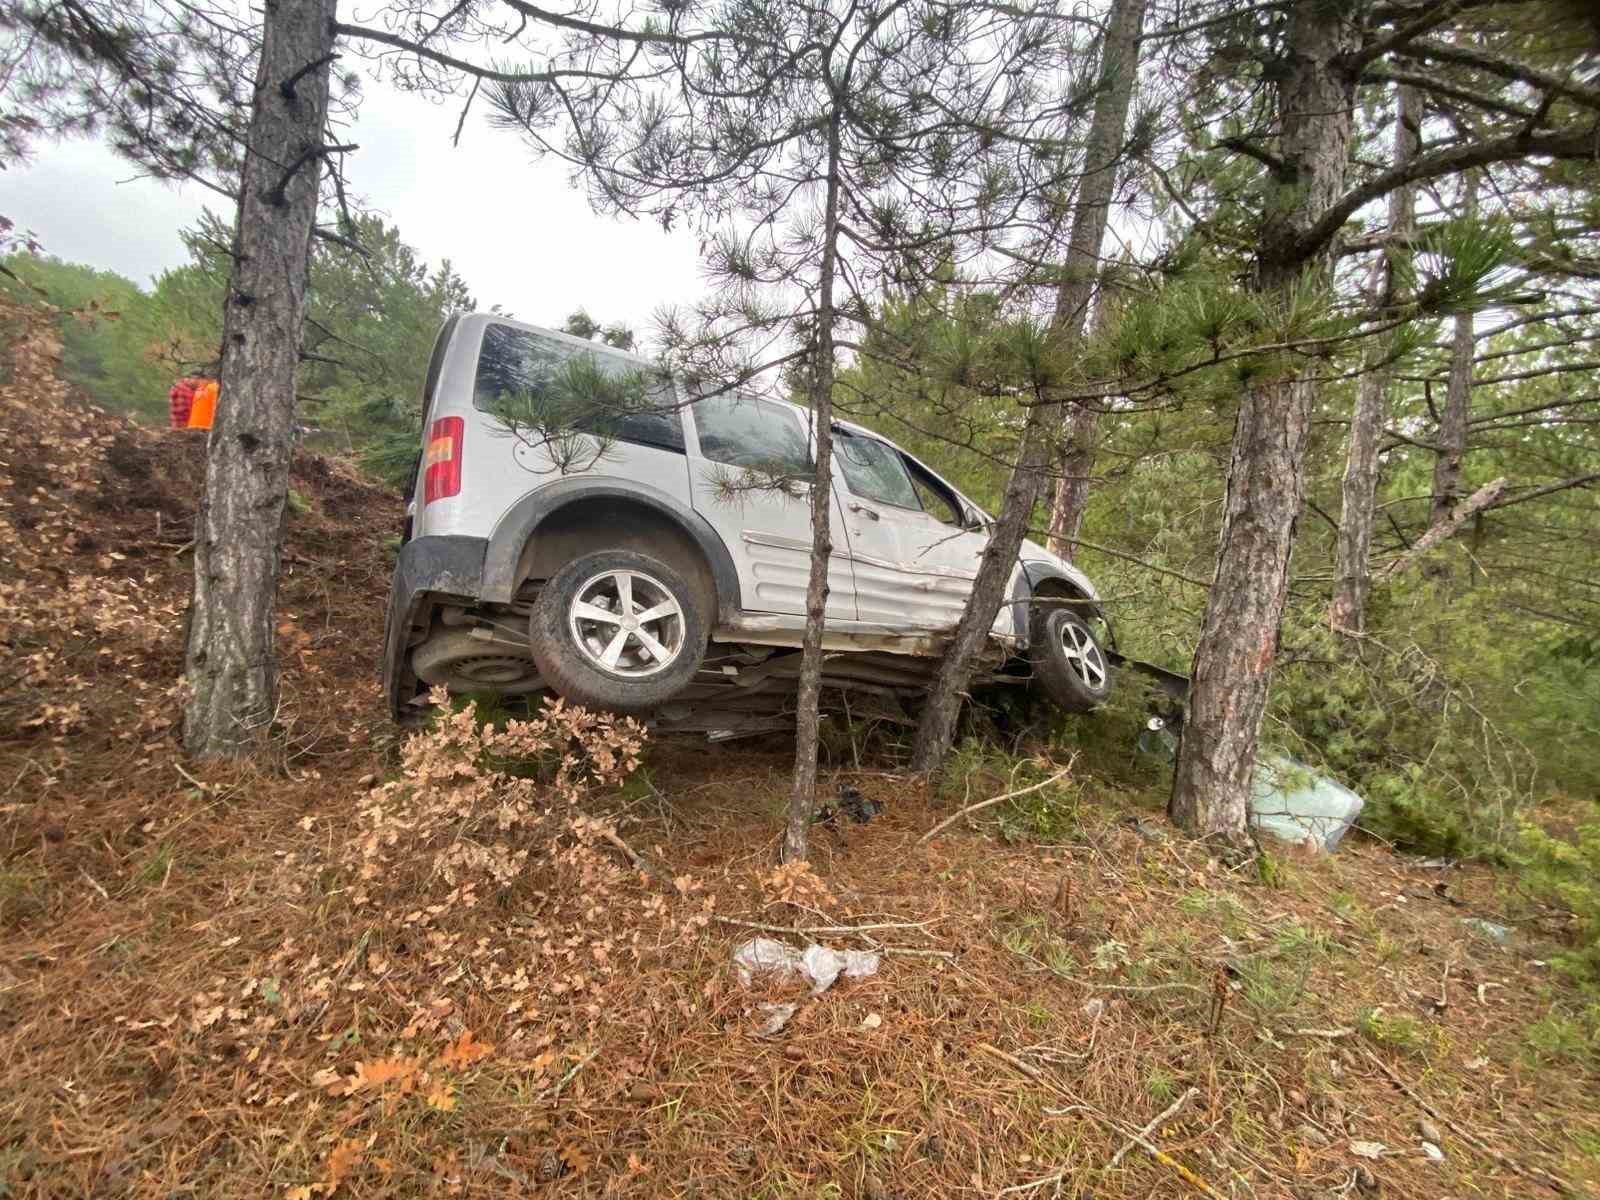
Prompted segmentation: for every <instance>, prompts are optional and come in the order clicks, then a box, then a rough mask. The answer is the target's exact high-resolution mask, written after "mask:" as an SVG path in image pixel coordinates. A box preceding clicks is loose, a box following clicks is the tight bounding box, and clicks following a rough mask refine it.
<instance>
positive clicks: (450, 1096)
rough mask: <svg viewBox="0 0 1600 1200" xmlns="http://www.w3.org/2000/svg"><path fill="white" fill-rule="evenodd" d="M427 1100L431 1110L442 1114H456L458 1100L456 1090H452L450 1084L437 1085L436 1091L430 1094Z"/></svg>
mask: <svg viewBox="0 0 1600 1200" xmlns="http://www.w3.org/2000/svg"><path fill="white" fill-rule="evenodd" d="M427 1098H428V1107H429V1108H436V1109H438V1110H439V1111H440V1112H455V1110H456V1104H457V1100H456V1095H455V1089H454V1088H452V1087H451V1086H450V1085H449V1084H448V1083H441V1084H437V1085H436V1086H435V1087H434V1089H433V1090H432V1091H431V1092H429V1093H428V1097H427Z"/></svg>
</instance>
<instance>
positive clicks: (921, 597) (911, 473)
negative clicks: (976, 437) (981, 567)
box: [834, 429, 988, 629]
mask: <svg viewBox="0 0 1600 1200" xmlns="http://www.w3.org/2000/svg"><path fill="white" fill-rule="evenodd" d="M834 447H835V452H836V455H837V459H838V463H839V469H840V474H841V475H842V477H843V484H844V489H845V490H846V494H845V495H844V496H842V497H841V499H842V500H843V501H844V508H845V522H844V525H845V533H846V535H847V537H848V540H849V545H850V566H851V571H852V573H853V574H854V576H855V587H856V611H857V613H858V614H859V617H860V619H861V620H863V621H873V622H879V623H882V624H883V625H885V626H887V627H889V628H892V629H898V628H903V627H911V628H916V629H950V628H952V627H954V626H955V624H956V623H957V622H958V621H960V619H961V614H962V612H963V610H964V609H965V608H966V604H967V597H968V596H970V595H971V593H972V582H973V580H974V579H975V578H976V577H977V573H978V560H979V558H980V557H981V556H982V554H983V547H984V546H985V545H986V544H987V541H988V538H987V536H986V535H985V534H984V533H982V532H981V531H977V530H972V529H968V528H965V527H964V517H965V510H964V507H963V506H962V505H961V503H960V499H959V497H957V496H956V495H955V493H954V492H953V491H951V490H950V489H949V488H948V487H947V486H946V485H945V484H944V483H943V481H942V480H939V479H938V477H937V476H934V475H933V474H932V472H930V471H928V470H927V469H926V468H924V467H922V466H921V465H920V464H918V463H916V462H915V461H914V460H912V459H910V458H908V457H907V456H906V455H904V454H903V453H902V452H901V451H900V450H899V449H898V448H896V447H895V446H892V445H890V444H889V443H888V442H885V441H882V440H880V439H878V438H874V437H869V436H866V435H863V434H860V433H857V432H853V431H851V430H846V429H839V430H837V431H836V432H835V435H834Z"/></svg>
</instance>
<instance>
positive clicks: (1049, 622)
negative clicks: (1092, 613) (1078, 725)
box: [1031, 608, 1111, 712]
mask: <svg viewBox="0 0 1600 1200" xmlns="http://www.w3.org/2000/svg"><path fill="white" fill-rule="evenodd" d="M1032 642H1033V645H1032V647H1031V657H1032V659H1033V677H1034V679H1035V680H1036V681H1037V682H1038V683H1039V685H1040V686H1041V687H1042V688H1043V689H1044V692H1045V694H1046V695H1047V696H1049V697H1050V699H1051V700H1053V701H1054V702H1055V705H1056V707H1057V708H1060V709H1062V710H1063V711H1065V712H1089V711H1090V710H1092V709H1096V708H1099V707H1100V706H1101V705H1102V704H1104V703H1105V702H1106V699H1107V697H1109V696H1110V695H1111V664H1110V662H1109V661H1107V659H1106V652H1105V650H1104V649H1103V648H1102V647H1101V645H1100V640H1099V639H1098V638H1097V637H1096V636H1095V633H1094V629H1093V628H1092V627H1091V626H1090V624H1089V622H1088V621H1087V620H1085V619H1084V618H1083V617H1082V616H1081V615H1079V614H1078V613H1075V612H1073V611H1072V610H1071V609H1068V608H1053V609H1051V610H1049V611H1048V612H1045V613H1042V614H1040V615H1039V616H1038V617H1037V618H1036V619H1035V621H1034V629H1033V638H1032Z"/></svg>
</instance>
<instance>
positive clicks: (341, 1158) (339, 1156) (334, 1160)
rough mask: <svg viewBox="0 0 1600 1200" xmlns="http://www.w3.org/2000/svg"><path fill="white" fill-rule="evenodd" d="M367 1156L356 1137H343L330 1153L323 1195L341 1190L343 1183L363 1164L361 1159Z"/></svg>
mask: <svg viewBox="0 0 1600 1200" xmlns="http://www.w3.org/2000/svg"><path fill="white" fill-rule="evenodd" d="M365 1156H366V1152H365V1151H364V1150H363V1148H362V1146H361V1143H360V1142H359V1141H357V1140H356V1139H355V1138H341V1139H339V1142H338V1144H337V1145H335V1146H334V1148H333V1149H332V1150H331V1151H330V1152H329V1153H328V1161H327V1164H326V1168H325V1170H326V1174H327V1183H326V1184H325V1185H324V1189H323V1193H322V1194H323V1195H324V1196H331V1195H333V1193H334V1192H336V1191H338V1190H339V1185H340V1184H341V1183H343V1182H344V1181H345V1180H346V1179H347V1178H348V1177H349V1175H350V1172H352V1171H354V1170H355V1169H356V1168H357V1167H359V1166H360V1165H361V1160H362V1159H363V1158H364V1157H365Z"/></svg>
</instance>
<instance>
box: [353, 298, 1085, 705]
mask: <svg viewBox="0 0 1600 1200" xmlns="http://www.w3.org/2000/svg"><path fill="white" fill-rule="evenodd" d="M591 397H593V398H597V399H595V400H594V403H595V405H596V406H597V407H595V408H594V410H593V411H591V410H590V409H588V408H585V407H584V405H583V404H582V403H579V402H578V401H579V400H582V401H584V402H585V403H587V402H588V399H589V398H591ZM575 398H576V399H575ZM833 433H834V438H835V448H836V453H835V455H834V463H835V467H834V478H833V481H832V501H831V504H832V512H831V520H832V525H833V528H834V531H835V536H834V539H833V540H834V542H835V546H834V552H833V557H832V559H831V560H830V563H829V573H828V577H829V589H830V591H829V597H828V608H827V629H826V632H825V634H824V639H823V649H824V652H825V661H824V668H823V670H824V684H825V685H826V686H829V687H837V688H841V689H846V690H848V691H850V692H851V693H852V694H853V695H855V696H858V697H860V703H863V704H870V705H875V706H876V708H877V710H878V711H879V712H880V713H881V715H883V716H884V718H885V719H890V720H894V719H905V714H906V706H907V705H914V704H915V702H916V700H917V697H919V696H920V695H921V694H922V693H923V692H924V691H925V689H926V687H927V684H928V682H929V680H930V679H931V678H932V676H933V674H934V672H935V671H936V670H937V667H938V663H939V660H940V657H941V656H942V655H943V653H944V652H945V649H946V648H947V646H948V643H949V640H950V637H951V635H952V634H953V632H954V629H955V626H956V624H957V623H958V622H959V620H960V618H961V616H962V613H963V611H964V609H965V606H966V602H967V597H968V595H969V593H970V591H971V587H972V582H973V580H974V578H975V577H976V574H977V569H978V565H979V562H980V560H981V557H982V555H983V552H984V548H985V546H986V545H987V542H988V533H987V529H988V526H989V524H990V520H989V518H988V517H987V515H986V514H984V513H983V512H982V510H981V509H979V508H978V507H977V506H976V505H975V504H973V503H972V502H971V501H970V500H969V499H967V498H966V497H965V496H963V495H962V494H961V493H960V492H959V491H958V490H957V489H955V488H954V487H952V486H951V485H950V484H949V483H947V482H946V481H945V480H943V479H941V478H940V477H939V476H938V475H937V474H935V473H934V472H933V471H932V470H930V469H929V468H928V467H927V466H926V465H925V464H923V463H921V462H920V461H918V460H917V459H916V458H914V457H913V456H911V455H909V454H907V453H905V452H904V451H903V450H901V449H900V448H899V447H897V446H895V445H893V443H891V442H889V441H888V440H887V439H885V438H883V437H882V436H881V435H879V434H876V433H874V432H873V431H871V430H868V429H865V428H863V427H861V426H858V425H853V424H851V423H849V422H844V421H840V422H836V423H835V424H834V426H833ZM813 440H814V436H813V425H812V418H811V415H810V413H809V412H808V411H807V410H805V409H803V408H800V407H799V406H796V405H792V404H787V403H783V402H780V401H775V400H770V399H764V398H760V397H754V396H749V395H745V394H741V393H721V394H715V395H699V394H697V393H696V392H695V391H694V389H693V388H692V387H690V386H688V385H686V384H685V383H684V382H683V381H681V380H678V379H675V378H672V377H669V376H667V375H665V374H663V373H661V372H660V371H659V370H658V369H657V368H655V367H654V366H653V365H652V364H650V363H649V362H647V361H645V360H642V359H638V358H635V357H633V356H630V355H626V354H623V353H621V352H619V351H615V350H613V349H611V348H609V347H604V346H598V345H595V344H592V343H588V342H583V341H580V340H578V339H576V338H571V337H568V336H566V335H563V334H559V333H554V332H552V331H549V330H543V329H538V328H535V327H533V326H527V325H521V324H518V323H516V322H512V321H508V320H506V319H505V318H503V317H500V316H497V315H485V314H478V315H473V316H463V317H459V318H454V319H452V320H451V321H450V322H448V323H447V324H446V325H445V327H444V328H443V329H442V330H441V332H440V335H439V341H438V344H437V345H436V346H435V349H434V353H433V358H432V360H431V362H430V367H429V374H428V383H427V393H426V394H425V396H424V417H423V428H422V436H421V448H420V453H419V455H418V459H417V466H416V471H415V473H414V477H413V481H412V485H411V492H410V497H409V504H408V508H407V520H406V528H405V534H404V538H403V542H402V545H401V547H400V551H399V559H398V562H397V564H396V568H395V575H394V584H393V588H392V590H391V596H390V605H389V626H388V636H387V642H386V647H385V663H384V678H385V688H386V691H387V694H388V698H389V703H390V707H391V710H392V711H393V712H394V714H395V715H396V716H397V717H399V718H401V719H405V718H406V717H407V716H408V715H411V714H415V713H416V712H418V711H419V710H420V708H421V707H423V706H425V704H426V693H427V691H428V689H429V688H430V687H432V686H435V685H442V686H444V687H446V688H447V689H449V690H451V691H453V692H458V693H478V692H482V693H498V694H505V695H522V694H529V693H535V692H541V691H552V692H555V693H557V694H561V695H564V696H566V697H568V698H569V699H571V700H573V701H574V702H576V703H582V704H587V705H590V706H598V707H604V708H609V709H611V710H613V711H621V712H632V713H637V714H640V715H643V716H645V717H646V718H647V719H649V720H650V721H652V722H653V723H655V724H657V725H659V726H661V727H663V728H684V729H689V728H694V729H703V730H707V731H711V730H733V729H740V728H751V727H762V726H763V725H770V724H772V723H773V722H775V721H776V722H781V720H782V719H783V717H784V715H785V714H786V713H788V712H790V711H792V702H793V694H794V690H795V682H794V681H795V679H796V678H797V676H798V671H799V653H798V650H799V647H800V644H801V639H802V637H803V634H804V627H805V615H804V614H805V592H806V584H807V580H808V577H809V572H810V558H811V529H810V515H811V514H810V508H811V497H810V484H809V475H810V473H811V471H812V470H813V467H812V459H811V446H812V443H813ZM1007 596H1008V599H1007V602H1006V603H1005V604H1003V605H1002V606H1001V608H1000V612H999V614H998V616H997V618H996V620H995V623H994V628H993V633H992V636H991V639H990V646H989V650H988V653H987V655H986V656H985V659H984V661H983V662H981V663H980V677H981V678H982V679H985V680H990V681H994V682H1000V683H1007V684H1017V683H1024V684H1025V683H1027V682H1028V681H1029V679H1030V677H1031V676H1033V675H1037V676H1039V677H1042V678H1044V679H1045V681H1046V682H1047V683H1049V682H1050V681H1051V680H1054V681H1055V686H1050V687H1048V688H1047V690H1048V691H1049V694H1050V695H1051V697H1052V698H1053V699H1055V700H1057V702H1058V703H1061V704H1063V705H1064V706H1066V707H1069V708H1075V709H1087V708H1090V707H1094V706H1095V705H1096V704H1097V703H1099V702H1100V700H1101V699H1103V696H1104V694H1105V691H1106V690H1107V689H1108V688H1109V684H1110V675H1109V669H1108V667H1107V662H1108V659H1107V655H1108V654H1109V653H1111V652H1112V650H1111V644H1110V637H1109V629H1108V628H1106V627H1105V626H1104V614H1103V613H1102V612H1100V609H1099V604H1098V597H1097V596H1096V593H1095V590H1094V588H1093V585H1092V584H1091V583H1090V582H1089V580H1088V579H1087V578H1086V577H1085V576H1084V575H1083V573H1082V572H1081V571H1079V570H1078V569H1077V568H1076V567H1074V566H1073V565H1072V564H1070V563H1067V562H1065V561H1063V560H1061V559H1059V558H1057V557H1056V556H1054V555H1051V554H1049V553H1048V552H1047V551H1045V550H1044V549H1043V548H1042V547H1039V546H1036V545H1034V544H1033V543H1031V542H1030V543H1026V544H1025V545H1024V548H1023V551H1022V553H1021V555H1020V556H1019V561H1018V563H1017V564H1016V566H1015V567H1014V569H1013V573H1012V579H1011V583H1010V586H1009V590H1008V593H1007ZM1068 610H1071V611H1070V612H1069V611H1068ZM1052 611H1063V612H1067V615H1066V616H1062V617H1051V616H1050V613H1051V612H1052ZM1041 614H1043V616H1041ZM1096 624H1098V626H1099V628H1101V629H1103V630H1104V632H1101V633H1096V632H1094V629H1092V628H1091V626H1095V625H1096ZM1102 642H1103V643H1104V644H1105V645H1104V648H1102V645H1101V643H1102ZM851 703H852V704H853V705H854V704H856V703H857V701H856V700H852V702H851Z"/></svg>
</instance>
